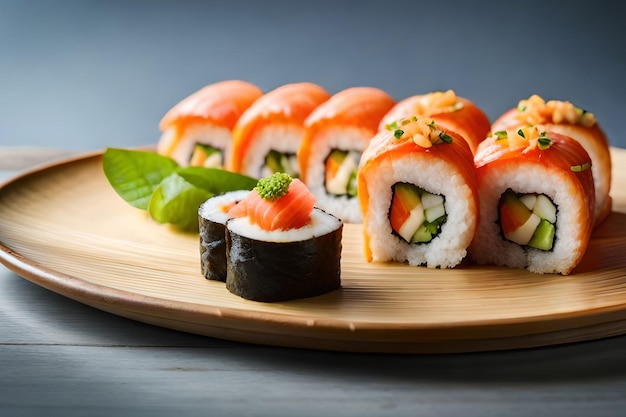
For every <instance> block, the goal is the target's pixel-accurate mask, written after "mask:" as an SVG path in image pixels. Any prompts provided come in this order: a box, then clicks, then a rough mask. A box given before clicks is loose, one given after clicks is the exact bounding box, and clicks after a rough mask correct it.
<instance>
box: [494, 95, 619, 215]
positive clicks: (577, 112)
mask: <svg viewBox="0 0 626 417" xmlns="http://www.w3.org/2000/svg"><path fill="white" fill-rule="evenodd" d="M528 125H539V126H541V129H543V130H546V131H551V132H555V133H560V134H562V135H565V136H568V137H570V138H572V139H575V140H576V141H578V142H579V143H580V144H581V145H582V147H583V148H584V149H585V151H587V153H588V154H589V156H590V157H591V160H592V165H591V172H592V173H593V181H594V187H595V208H594V218H595V225H596V226H597V225H598V224H600V223H601V222H602V221H603V220H604V219H605V218H606V217H607V216H608V215H609V214H610V213H611V208H612V200H611V197H610V195H609V192H610V188H611V150H610V146H609V141H608V138H607V136H606V134H605V133H604V132H603V130H602V129H601V128H600V126H599V125H598V122H597V120H596V118H595V116H594V114H593V113H590V112H588V111H586V110H583V109H582V108H580V107H577V106H575V105H574V104H572V103H571V102H569V101H561V100H549V101H547V102H546V101H545V100H544V99H543V98H541V97H540V96H539V95H537V94H535V95H532V96H531V97H530V98H528V99H525V100H520V101H519V103H518V105H517V107H515V108H511V109H509V110H507V111H506V112H505V113H503V114H502V115H501V116H500V117H498V118H497V119H496V121H495V122H493V125H492V131H493V132H498V131H505V130H507V129H514V128H518V127H523V126H528Z"/></svg>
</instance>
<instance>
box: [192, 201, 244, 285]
mask: <svg viewBox="0 0 626 417" xmlns="http://www.w3.org/2000/svg"><path fill="white" fill-rule="evenodd" d="M248 193H249V191H246V190H242V191H231V192H227V193H224V194H220V195H216V196H214V197H211V198H209V199H208V200H206V201H205V202H204V203H202V205H201V206H200V208H199V209H198V221H199V226H200V267H201V270H202V275H204V277H205V278H206V279H209V280H214V281H222V282H226V221H227V220H228V209H229V207H231V206H232V205H233V204H236V203H237V202H239V201H241V200H243V199H244V198H245V197H246V196H247V195H248Z"/></svg>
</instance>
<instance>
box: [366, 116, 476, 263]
mask: <svg viewBox="0 0 626 417" xmlns="http://www.w3.org/2000/svg"><path fill="white" fill-rule="evenodd" d="M398 124H399V125H401V128H398V129H396V130H395V131H393V132H392V131H388V130H381V131H380V132H379V133H378V134H377V135H376V136H375V137H374V139H372V142H371V143H370V145H369V146H368V148H367V149H366V150H365V152H364V153H363V157H362V159H361V165H360V167H359V174H358V188H359V200H360V205H361V210H362V212H363V234H364V251H365V258H366V260H367V261H368V262H372V261H374V262H392V261H393V262H406V263H408V264H409V265H413V266H419V265H423V266H426V267H429V268H452V267H455V266H457V265H459V264H460V263H461V261H462V260H463V259H464V258H465V256H466V255H467V248H468V246H469V244H470V242H471V241H472V238H473V237H474V234H475V231H476V225H477V224H478V220H479V209H478V184H477V181H476V176H475V170H474V160H473V154H472V151H471V150H470V148H469V145H468V144H467V142H465V140H464V139H463V138H462V137H461V136H460V135H459V134H457V133H455V132H452V131H445V130H443V129H441V128H440V127H439V126H438V125H437V124H435V122H433V121H432V120H431V119H428V118H417V117H411V118H409V119H406V120H401V121H399V122H398Z"/></svg>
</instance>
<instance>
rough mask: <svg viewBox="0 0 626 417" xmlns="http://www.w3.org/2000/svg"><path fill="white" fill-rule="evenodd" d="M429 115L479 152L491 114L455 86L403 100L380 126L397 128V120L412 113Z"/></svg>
mask: <svg viewBox="0 0 626 417" xmlns="http://www.w3.org/2000/svg"><path fill="white" fill-rule="evenodd" d="M409 116H417V117H428V118H430V119H431V120H434V121H435V123H436V124H437V125H438V126H439V127H440V128H442V129H445V130H451V131H453V132H456V133H458V134H459V135H461V136H462V137H463V138H464V139H465V140H466V141H467V143H468V145H469V146H470V149H471V150H472V152H476V149H477V147H478V144H479V143H480V142H482V141H483V139H485V138H486V137H487V135H488V133H489V131H490V129H491V124H490V122H489V118H488V117H487V115H486V114H485V112H483V111H482V110H481V109H480V108H479V107H478V106H476V105H475V104H474V103H473V102H472V101H470V100H468V99H467V98H463V97H459V96H457V95H456V93H455V92H454V91H453V90H447V91H445V92H442V91H435V92H432V93H428V94H421V95H415V96H410V97H407V98H405V99H403V100H400V101H399V102H398V103H397V104H396V105H395V106H394V107H393V108H392V109H391V110H390V111H389V112H388V113H387V114H386V115H385V116H384V117H383V119H382V120H381V122H380V126H379V129H381V130H382V129H390V130H394V122H396V121H398V120H400V119H403V118H406V117H409Z"/></svg>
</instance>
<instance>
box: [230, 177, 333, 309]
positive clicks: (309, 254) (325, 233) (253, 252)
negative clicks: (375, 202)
mask: <svg viewBox="0 0 626 417" xmlns="http://www.w3.org/2000/svg"><path fill="white" fill-rule="evenodd" d="M314 204H315V197H314V196H313V195H312V194H311V192H310V191H309V190H308V189H307V187H306V186H305V185H304V183H302V182H301V181H300V180H298V179H292V178H291V177H290V176H289V175H287V174H284V173H275V174H273V175H272V176H271V177H269V178H262V179H260V180H259V182H258V184H257V186H256V187H255V188H254V189H253V190H252V191H251V192H250V194H249V195H248V197H246V198H245V199H244V200H242V201H241V202H240V203H239V204H237V205H236V206H235V207H233V209H231V210H230V211H229V213H228V215H229V217H230V219H229V220H228V221H227V223H226V265H227V274H226V288H227V289H228V290H229V291H230V292H231V293H233V294H235V295H238V296H240V297H242V298H246V299H249V300H254V301H262V302H276V301H286V300H291V299H297V298H306V297H313V296H316V295H321V294H324V293H327V292H330V291H332V290H335V289H337V288H339V287H340V286H341V266H340V263H341V248H342V246H341V245H342V244H341V240H342V232H343V223H342V221H341V220H340V219H339V218H337V217H335V216H333V215H331V214H329V213H326V212H325V211H323V210H321V209H319V208H317V207H315V206H314Z"/></svg>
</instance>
